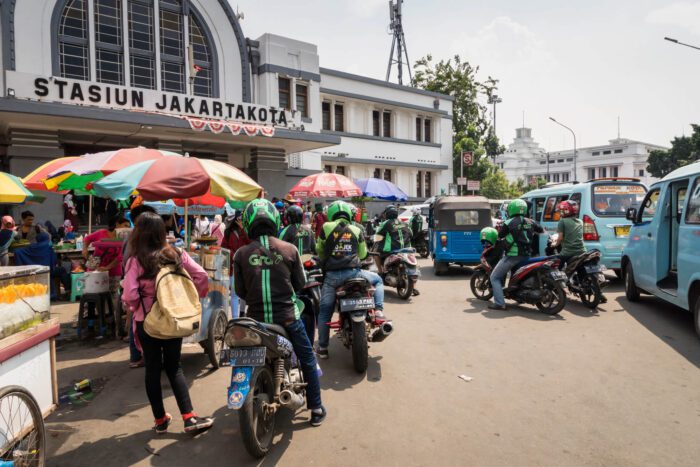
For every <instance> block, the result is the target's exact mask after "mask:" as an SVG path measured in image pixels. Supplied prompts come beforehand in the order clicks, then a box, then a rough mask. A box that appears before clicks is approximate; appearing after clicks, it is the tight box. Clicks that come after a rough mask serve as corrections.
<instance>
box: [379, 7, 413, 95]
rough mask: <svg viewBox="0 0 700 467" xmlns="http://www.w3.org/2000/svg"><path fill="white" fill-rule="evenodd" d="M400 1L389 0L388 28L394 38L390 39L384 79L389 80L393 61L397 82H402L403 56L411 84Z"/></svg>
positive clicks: (411, 76) (409, 62)
mask: <svg viewBox="0 0 700 467" xmlns="http://www.w3.org/2000/svg"><path fill="white" fill-rule="evenodd" d="M402 3H403V0H389V19H390V23H389V29H390V30H391V31H392V33H391V34H393V36H394V38H393V39H392V41H391V52H390V53H389V65H388V66H387V68H386V81H389V77H390V76H391V67H392V66H393V65H394V63H396V64H397V67H398V71H399V84H403V67H404V58H405V59H406V63H405V66H406V67H408V77H409V78H410V81H411V84H412V83H413V74H412V73H411V61H410V60H409V59H408V48H407V47H406V37H405V36H404V34H403V23H402V16H403V15H402V13H401V4H402ZM394 50H396V58H394Z"/></svg>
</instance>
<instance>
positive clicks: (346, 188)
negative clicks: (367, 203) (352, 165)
mask: <svg viewBox="0 0 700 467" xmlns="http://www.w3.org/2000/svg"><path fill="white" fill-rule="evenodd" d="M289 195H291V196H293V197H295V198H352V197H353V196H362V190H360V188H359V187H358V186H357V185H355V183H354V182H353V181H352V180H350V179H349V178H347V177H346V176H344V175H340V174H332V173H326V172H322V173H317V174H313V175H309V176H308V177H304V178H302V179H301V180H299V182H298V183H297V184H296V185H294V186H293V187H292V189H291V190H289Z"/></svg>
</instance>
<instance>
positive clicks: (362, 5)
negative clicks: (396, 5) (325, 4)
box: [346, 0, 389, 24]
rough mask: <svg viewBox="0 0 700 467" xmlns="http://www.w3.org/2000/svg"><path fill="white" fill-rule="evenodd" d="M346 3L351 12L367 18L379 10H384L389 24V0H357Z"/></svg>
mask: <svg viewBox="0 0 700 467" xmlns="http://www.w3.org/2000/svg"><path fill="white" fill-rule="evenodd" d="M346 5H347V8H348V10H349V12H350V13H352V14H353V15H355V16H361V17H365V18H367V17H371V16H375V15H376V14H377V12H378V11H379V10H384V13H386V22H387V24H389V2H388V1H387V0H355V1H354V2H348V3H347V4H346Z"/></svg>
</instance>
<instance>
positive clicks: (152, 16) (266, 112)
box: [0, 0, 453, 220]
mask: <svg viewBox="0 0 700 467" xmlns="http://www.w3.org/2000/svg"><path fill="white" fill-rule="evenodd" d="M271 14H274V12H271ZM0 38H1V39H2V44H1V45H2V47H0V64H1V72H0V170H3V171H8V172H11V173H14V174H16V175H19V176H24V175H26V174H27V173H29V172H30V171H31V170H32V169H33V168H35V167H37V166H38V165H40V164H42V163H44V162H46V161H47V160H49V159H51V158H56V157H60V156H64V155H80V154H85V153H88V152H97V151H102V150H110V149H115V148H120V147H129V146H136V145H143V146H148V147H156V148H163V149H168V150H173V151H177V152H180V153H185V152H188V153H189V154H190V155H192V156H197V157H204V158H214V159H218V160H223V161H226V162H228V163H230V164H232V165H235V166H237V167H239V168H241V169H243V170H245V171H246V172H247V173H249V174H250V175H251V176H252V177H254V178H255V179H256V180H257V181H258V182H259V183H260V184H261V185H263V186H264V187H265V189H266V190H267V194H268V195H269V196H282V195H284V194H285V193H286V192H287V190H288V189H289V188H290V187H291V186H292V185H293V184H294V183H296V182H297V181H298V180H299V179H300V177H302V176H304V175H307V174H310V173H313V172H318V171H320V170H327V171H334V172H340V173H345V174H346V175H348V176H350V177H352V178H361V177H368V176H378V177H382V178H386V179H389V180H391V181H393V182H395V183H397V184H398V185H399V186H400V187H401V188H402V189H404V191H406V192H407V193H408V194H409V195H410V196H411V197H416V198H425V197H427V196H429V195H432V194H435V193H438V192H440V190H441V189H445V190H446V189H447V187H448V183H449V182H451V173H452V170H451V169H452V158H451V153H452V131H451V119H452V102H453V99H452V97H450V96H447V95H442V94H437V93H432V92H427V91H422V90H418V89H415V88H411V87H408V86H399V85H396V84H392V83H386V82H384V81H379V80H375V79H370V78H366V77H363V76H357V75H351V74H348V73H344V72H342V71H337V70H329V69H325V68H321V67H320V63H321V62H322V59H321V58H320V57H319V56H318V53H317V47H316V46H315V45H313V44H308V43H304V42H300V41H296V40H293V39H289V38H285V37H281V36H278V35H273V34H264V35H263V36H261V37H259V38H257V39H255V40H252V39H250V38H247V37H246V36H245V35H244V33H243V30H242V28H241V24H240V22H239V18H238V16H237V15H236V13H234V11H233V9H232V8H231V6H230V3H229V2H228V0H3V1H1V2H0ZM347 46H348V48H350V47H352V46H353V45H352V44H347ZM251 125H252V126H251ZM256 127H257V129H256ZM59 202H60V199H58V198H52V199H49V201H47V202H46V203H44V205H42V206H38V207H36V209H35V210H36V212H37V214H38V215H39V216H40V217H42V218H51V220H54V219H55V218H56V216H57V214H56V212H57V211H56V208H57V207H58V203H59ZM55 211H56V212H55Z"/></svg>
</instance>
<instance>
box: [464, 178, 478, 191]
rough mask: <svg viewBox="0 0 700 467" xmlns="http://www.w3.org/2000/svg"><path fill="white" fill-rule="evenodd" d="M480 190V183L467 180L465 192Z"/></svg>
mask: <svg viewBox="0 0 700 467" xmlns="http://www.w3.org/2000/svg"><path fill="white" fill-rule="evenodd" d="M480 189H481V182H480V181H479V180H469V181H468V182H467V190H472V191H479V190H480Z"/></svg>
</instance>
